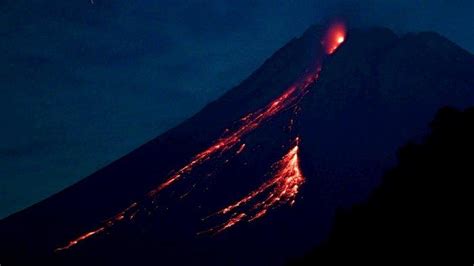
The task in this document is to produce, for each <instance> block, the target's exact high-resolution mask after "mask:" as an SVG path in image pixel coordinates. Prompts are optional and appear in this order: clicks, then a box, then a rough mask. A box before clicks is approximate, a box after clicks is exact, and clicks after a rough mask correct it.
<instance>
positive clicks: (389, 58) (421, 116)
mask: <svg viewBox="0 0 474 266" xmlns="http://www.w3.org/2000/svg"><path fill="white" fill-rule="evenodd" d="M473 88H474V57H473V56H472V54H470V53H469V52H467V51H465V50H463V49H462V48H460V47H458V46H457V45H455V44H454V43H452V42H450V41H449V40H447V39H446V38H444V37H442V36H440V35H438V34H436V33H431V32H424V33H416V34H406V35H403V36H398V35H396V34H395V33H393V32H392V31H391V30H389V29H385V28H371V29H349V30H347V32H346V29H345V27H344V25H342V24H335V25H332V26H331V27H329V29H328V28H326V27H320V26H313V27H311V28H309V29H308V30H307V31H306V32H305V33H304V34H303V35H302V36H301V37H300V38H295V39H293V40H291V41H290V42H289V43H288V44H287V45H285V46H284V47H282V48H281V49H280V50H278V51H277V52H276V53H275V54H274V55H272V56H271V57H270V58H269V59H268V60H267V61H266V62H264V64H263V65H262V66H261V67H260V68H259V69H258V70H257V71H255V72H254V73H253V74H252V75H251V76H250V77H249V78H247V79H246V80H244V81H243V82H242V83H241V84H240V85H238V86H237V87H235V88H233V89H231V90H229V91H228V92H227V93H225V94H224V95H223V96H222V97H220V98H219V99H217V100H216V101H214V102H212V103H210V104H208V105H207V106H206V107H205V108H204V109H203V110H201V111H200V112H199V113H197V114H196V115H195V116H193V117H191V118H190V119H188V120H186V121H184V122H183V123H182V124H181V125H179V126H177V127H175V128H173V129H171V130H169V131H168V132H166V133H164V134H163V135H160V136H158V137H157V138H155V139H153V140H151V141H150V142H148V143H146V144H144V145H143V146H141V147H139V148H138V149H136V150H135V151H133V152H131V153H130V154H128V155H126V156H124V157H123V158H120V159H118V160H117V161H115V162H113V163H112V164H110V165H109V166H107V167H105V168H103V169H101V170H99V171H97V172H96V173H94V174H92V175H90V176H89V177H87V178H85V179H83V180H82V181H80V182H78V183H77V184H75V185H73V186H71V187H69V188H67V189H65V190H64V191H61V192H59V193H58V194H56V195H54V196H52V197H50V198H48V199H46V200H44V201H42V202H40V203H38V204H36V205H34V206H32V207H30V208H28V209H26V210H24V211H21V212H19V213H16V214H14V215H12V216H10V217H7V218H6V219H4V220H2V221H1V222H0V263H5V264H6V265H8V264H7V262H10V261H11V262H12V264H13V265H21V264H27V265H31V264H32V263H35V264H37V263H39V262H43V261H44V262H47V263H49V265H56V264H57V265H96V264H97V265H112V264H114V265H142V264H143V265H145V264H148V263H154V264H160V265H182V264H184V265H190V264H191V265H200V264H205V265H257V264H260V265H261V264H265V265H267V264H282V263H284V262H285V261H287V260H288V259H289V258H291V257H294V256H298V255H300V254H303V253H304V252H306V251H307V250H309V249H310V248H312V247H313V246H314V245H316V244H317V243H320V242H321V241H322V240H323V239H325V238H326V237H327V235H328V232H329V230H330V228H331V224H332V221H333V218H334V214H335V210H336V209H337V208H340V207H346V206H351V205H352V204H354V203H357V202H360V201H363V200H365V199H366V198H367V197H368V195H369V193H370V192H371V191H372V190H373V189H374V188H375V187H376V186H377V185H378V184H379V182H380V178H381V176H382V174H383V172H384V171H385V170H386V169H388V168H389V167H390V166H392V165H393V164H394V162H395V154H396V150H397V147H399V146H400V145H401V144H403V143H404V142H406V141H407V140H411V139H417V138H420V137H422V136H423V135H424V134H425V132H426V129H427V128H425V125H427V124H428V122H429V121H430V120H431V119H432V117H433V116H434V114H435V113H436V110H437V109H439V108H440V107H442V106H445V105H450V106H455V107H460V108H463V107H466V106H471V105H473V104H474V90H473Z"/></svg>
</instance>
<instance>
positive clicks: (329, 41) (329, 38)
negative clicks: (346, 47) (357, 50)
mask: <svg viewBox="0 0 474 266" xmlns="http://www.w3.org/2000/svg"><path fill="white" fill-rule="evenodd" d="M346 31H347V30H346V25H345V24H344V23H342V22H336V23H334V24H333V25H332V26H331V27H329V29H328V31H327V32H326V35H325V36H324V38H323V40H322V41H321V44H322V45H323V47H324V50H325V51H326V53H327V54H333V53H334V52H335V51H336V49H337V48H338V47H339V46H340V45H341V44H342V43H343V42H344V40H345V39H346Z"/></svg>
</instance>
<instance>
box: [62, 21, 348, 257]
mask: <svg viewBox="0 0 474 266" xmlns="http://www.w3.org/2000/svg"><path fill="white" fill-rule="evenodd" d="M345 33H346V32H345V27H344V25H343V24H342V23H336V24H334V25H332V26H331V27H329V29H328V30H327V33H326V35H325V36H324V38H323V39H322V40H321V43H322V45H323V47H324V49H325V52H326V54H332V53H333V52H334V51H335V50H336V49H337V47H338V46H339V45H340V44H341V43H342V42H343V41H344V36H345ZM325 56H326V55H321V57H320V58H319V59H318V61H317V62H316V64H315V65H316V66H315V67H314V68H313V69H311V70H310V71H309V72H307V73H305V74H304V75H302V77H301V78H300V79H298V80H297V81H296V82H295V83H293V84H292V85H291V86H289V87H288V88H287V89H286V90H285V91H284V92H283V94H281V95H280V96H279V97H278V98H276V99H274V100H273V101H271V102H270V103H268V104H267V105H266V106H265V107H264V108H261V109H259V110H257V111H255V112H252V113H249V114H247V115H245V116H244V117H242V118H241V119H240V124H239V126H238V127H237V128H236V129H234V130H230V131H227V132H226V133H225V134H224V135H223V136H222V137H221V138H219V139H217V140H216V141H214V142H213V143H212V144H211V145H210V146H209V147H208V148H206V149H204V150H203V151H201V152H199V153H198V154H196V155H195V156H193V157H192V158H191V160H190V161H189V162H188V163H187V164H186V165H184V166H183V167H181V168H180V169H178V170H176V171H174V173H173V174H172V175H171V176H169V177H167V178H166V179H165V181H164V182H163V183H161V184H160V185H158V186H157V187H156V188H154V189H152V190H151V191H149V192H148V193H147V194H146V197H145V199H143V200H142V201H141V203H145V202H154V201H155V198H156V196H157V195H158V194H159V192H161V191H162V190H164V189H166V188H168V187H169V186H171V185H172V184H174V183H176V182H177V181H179V180H180V179H181V178H183V177H184V176H186V175H188V174H189V173H190V172H192V171H193V169H195V168H196V167H198V166H201V165H202V164H204V163H205V162H207V161H209V160H212V159H214V158H218V157H219V156H221V155H222V154H223V153H224V152H226V151H229V150H232V149H234V148H235V147H237V146H236V145H238V144H240V147H239V148H237V151H236V152H235V154H240V153H241V152H243V150H244V148H245V143H242V138H243V137H244V136H246V135H247V134H249V133H251V132H253V131H254V130H255V129H257V128H258V127H259V126H260V125H261V124H262V123H264V122H266V121H268V120H269V119H271V118H272V117H274V116H276V115H277V114H279V113H281V112H282V111H284V110H287V109H288V108H290V107H292V106H295V105H296V104H297V103H298V102H299V101H300V100H301V99H302V98H303V96H304V95H305V94H306V93H307V92H308V88H309V87H310V86H311V85H312V84H313V83H314V82H315V81H316V80H317V79H318V78H319V73H320V71H321V64H322V61H323V59H324V57H325ZM290 126H291V125H290ZM296 142H298V141H296ZM297 153H298V144H296V145H295V146H294V148H293V149H291V150H290V151H289V153H288V154H287V155H285V156H284V157H283V158H282V159H281V160H280V161H279V162H278V163H277V164H276V167H277V168H278V169H279V170H278V171H276V173H275V176H274V177H273V178H272V179H270V180H269V181H268V182H266V183H264V184H263V185H262V186H261V187H260V188H259V189H257V190H256V191H254V192H252V193H250V194H249V195H248V196H247V197H246V198H244V199H242V200H241V201H239V202H240V203H239V202H238V203H236V204H237V206H235V207H232V206H234V205H236V204H234V205H231V206H229V207H227V208H225V209H224V210H226V209H229V210H228V211H226V212H230V211H231V210H232V209H235V208H237V207H239V206H241V205H243V204H245V203H248V202H249V201H251V200H253V199H254V198H255V197H257V196H258V195H260V194H263V193H264V192H266V191H267V190H269V189H270V188H272V192H271V193H270V194H269V195H268V197H267V198H266V199H264V200H263V201H261V202H260V203H258V204H255V205H254V207H253V209H254V211H251V212H249V213H243V212H241V213H240V214H235V215H233V216H232V217H231V218H230V220H229V221H228V222H227V223H226V224H223V225H222V226H221V227H220V228H216V229H215V230H214V231H222V230H224V229H226V228H229V227H231V226H232V225H234V224H236V223H238V222H240V221H242V220H248V221H251V220H254V219H257V218H259V217H261V216H262V215H264V214H265V213H266V212H267V211H268V210H269V208H271V207H273V206H276V205H279V204H280V203H285V202H289V203H292V202H294V200H295V196H296V193H297V192H298V187H299V186H300V185H301V183H303V181H304V178H303V176H302V174H301V171H300V169H299V166H298V154H297ZM247 198H248V199H247ZM141 208H142V207H141V206H140V205H139V204H138V203H137V202H134V203H132V204H130V205H129V206H128V207H127V208H125V209H124V210H123V211H121V212H119V213H118V214H116V215H115V216H113V217H111V218H110V219H108V220H106V221H105V222H104V223H103V224H102V225H101V226H99V227H97V228H96V229H94V230H91V231H89V232H86V233H84V234H82V235H80V236H78V237H77V238H75V239H73V240H71V241H69V242H68V243H67V244H66V245H64V246H62V247H59V248H57V249H56V251H62V250H66V249H69V248H71V247H73V246H75V245H77V244H78V243H80V242H81V241H84V240H86V239H88V238H90V237H92V236H95V235H97V234H99V233H103V232H104V231H106V230H107V229H109V228H110V227H112V226H114V225H115V224H116V223H118V222H121V221H122V220H132V219H133V218H134V217H135V216H136V215H137V213H138V212H140V210H141ZM224 210H223V211H224ZM255 211H256V212H255ZM223 214H224V213H223Z"/></svg>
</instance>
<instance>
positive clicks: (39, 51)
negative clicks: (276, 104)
mask: <svg viewBox="0 0 474 266" xmlns="http://www.w3.org/2000/svg"><path fill="white" fill-rule="evenodd" d="M94 1H95V3H94V4H91V2H90V1H89V0H73V1H59V0H3V1H1V2H0V38H1V41H0V54H1V55H0V58H1V63H2V64H1V65H0V84H1V85H0V88H1V89H0V93H1V97H0V106H1V107H0V108H2V109H1V112H0V120H1V121H2V124H3V125H4V127H3V129H2V130H1V131H0V218H1V217H4V216H5V215H8V214H9V213H12V212H15V211H17V210H19V209H21V208H24V207H26V206H28V205H30V204H32V203H34V202H37V201H38V200H40V199H42V198H45V197H47V196H48V195H51V194H52V193H54V192H57V191H59V190H60V189H62V188H64V187H66V186H68V185H70V184H72V183H74V182H76V181H78V180H80V179H81V178H82V177H84V176H86V175H87V174H90V173H91V172H93V171H95V170H97V169H99V168H101V167H103V166H104V165H106V164H107V163H109V162H111V161H113V160H114V159H117V158H118V157H120V156H121V155H124V154H125V153H127V152H129V151H131V150H132V149H134V148H135V147H137V146H138V145H140V144H142V143H144V142H145V141H147V140H149V139H151V138H153V137H154V136H156V135H158V134H160V133H162V132H163V131H165V130H166V129H168V128H170V127H172V126H173V125H176V124H177V123H179V122H180V121H182V120H183V119H185V118H186V117H189V116H190V115H192V114H193V113H195V112H196V111H197V110H199V109H200V108H201V107H202V106H203V105H205V104H206V103H207V102H209V101H210V100H213V99H215V98H216V97H218V96H219V95H221V94H222V93H223V92H224V91H226V90H227V89H229V88H231V87H232V86H234V85H236V84H238V83H239V81H241V80H242V79H243V78H245V77H246V76H248V75H249V74H250V73H251V72H252V71H253V70H255V69H256V68H257V67H258V66H259V65H260V64H261V63H262V62H263V61H264V60H265V59H266V58H267V57H269V56H270V55H271V54H272V53H273V52H274V51H275V50H276V49H278V48H279V47H281V46H282V45H284V44H285V43H286V42H287V41H288V40H289V39H291V38H292V37H295V36H298V35H300V34H301V33H302V32H303V31H304V30H305V29H306V28H307V27H308V26H309V25H311V24H312V23H318V22H321V21H325V20H326V19H328V18H331V17H333V16H335V15H338V16H344V17H346V18H347V20H348V21H349V22H350V24H351V25H352V26H370V25H382V26H389V27H391V28H393V29H394V30H396V31H397V32H399V33H403V32H407V31H420V30H432V31H438V32H440V33H441V34H443V35H445V36H447V37H448V38H450V39H451V40H453V41H454V42H456V43H458V44H459V45H461V46H463V47H464V48H466V49H468V50H469V51H471V52H472V51H473V50H474V23H473V22H472V14H474V1H472V0H462V1H461V0H460V1H455V0H451V1H447V0H446V1H442V0H431V1H421V0H393V1H387V0H378V1H376V0H366V1H363V0H361V1H355V0H353V1H342V0H341V1H335V0H320V1H318V0H312V1H310V0H301V1H288V0H267V1H263V0H254V1H251V0H241V1H223V0H214V1H178V0H173V1H171V0H166V1H163V0H136V1H112V0H94Z"/></svg>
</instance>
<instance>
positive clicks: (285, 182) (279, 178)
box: [202, 138, 305, 233]
mask: <svg viewBox="0 0 474 266" xmlns="http://www.w3.org/2000/svg"><path fill="white" fill-rule="evenodd" d="M298 151H299V138H296V140H295V144H294V146H293V147H292V148H291V149H290V150H289V151H288V152H287V153H286V154H285V155H284V156H283V157H282V158H281V159H280V160H279V161H278V162H276V163H275V164H274V165H273V166H272V169H274V174H273V177H272V178H271V179H270V180H268V181H266V182H265V183H263V184H262V185H261V186H260V187H258V188H257V189H255V190H254V191H252V192H250V193H249V194H248V195H247V196H245V197H243V198H242V199H240V200H239V201H237V202H235V203H233V204H231V205H229V206H227V207H225V208H224V209H222V210H220V211H219V212H217V213H216V214H215V215H226V214H229V213H231V212H232V215H231V216H230V218H229V219H228V220H227V221H226V222H224V223H222V224H220V225H218V226H216V227H214V228H211V229H209V230H207V231H204V232H202V233H220V232H222V231H224V230H226V229H228V228H230V227H232V226H234V225H236V224H237V223H239V222H242V221H248V222H251V221H253V220H256V219H258V218H260V217H262V216H264V215H265V214H267V213H268V211H269V210H270V209H271V208H273V207H277V206H281V205H283V204H290V205H293V204H294V202H295V199H296V195H297V194H298V192H299V188H300V187H301V185H302V184H303V183H304V181H305V178H304V176H303V174H302V172H301V169H300V162H299V157H298ZM259 199H260V200H259ZM251 202H254V203H253V204H250V203H251ZM247 205H251V207H250V208H249V209H248V210H242V209H244V208H245V207H246V206H247ZM239 209H241V210H240V211H236V210H239Z"/></svg>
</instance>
